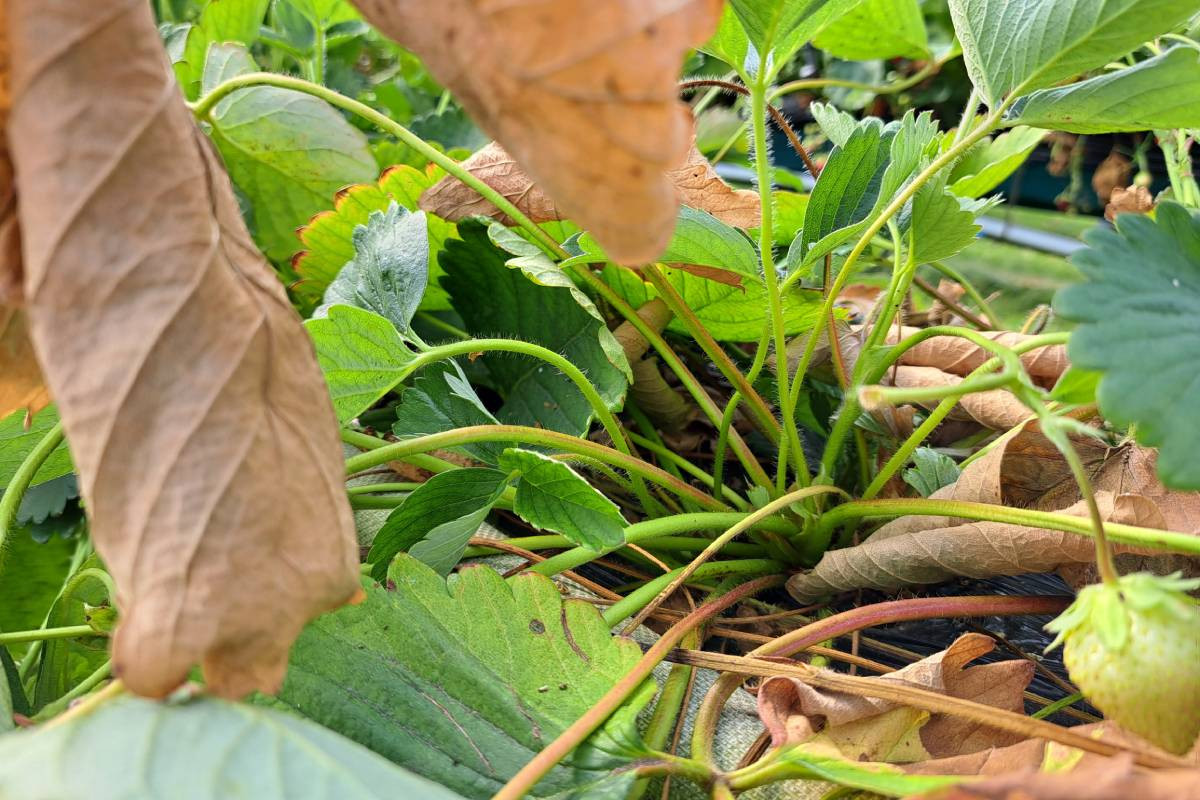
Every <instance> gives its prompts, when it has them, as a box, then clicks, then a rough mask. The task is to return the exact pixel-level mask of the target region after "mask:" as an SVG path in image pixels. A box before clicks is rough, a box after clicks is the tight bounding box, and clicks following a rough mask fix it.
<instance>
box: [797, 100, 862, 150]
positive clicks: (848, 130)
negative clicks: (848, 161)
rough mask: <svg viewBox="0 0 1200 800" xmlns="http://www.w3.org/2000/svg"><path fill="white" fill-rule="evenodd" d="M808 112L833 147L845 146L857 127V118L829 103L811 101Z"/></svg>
mask: <svg viewBox="0 0 1200 800" xmlns="http://www.w3.org/2000/svg"><path fill="white" fill-rule="evenodd" d="M809 112H810V113H811V114H812V115H813V119H815V120H816V121H817V124H818V125H820V126H821V132H822V133H824V134H825V138H827V139H829V141H830V142H831V143H832V144H833V146H834V147H845V146H846V142H848V141H849V140H850V137H851V136H852V135H854V131H855V130H856V129H857V128H858V120H856V119H855V118H854V117H853V116H852V115H851V114H847V113H846V112H845V111H842V110H841V109H840V108H838V107H837V106H834V105H832V104H830V103H813V104H812V105H811V106H809Z"/></svg>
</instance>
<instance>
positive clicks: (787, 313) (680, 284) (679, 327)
mask: <svg viewBox="0 0 1200 800" xmlns="http://www.w3.org/2000/svg"><path fill="white" fill-rule="evenodd" d="M663 275H664V276H665V277H666V279H667V282H668V283H670V284H671V286H672V287H674V289H675V291H677V292H679V295H680V297H682V298H683V300H684V302H685V303H687V306H688V308H690V309H691V310H692V311H693V312H694V313H695V314H696V317H697V318H698V319H699V320H700V321H701V322H702V323H704V327H705V328H707V329H708V332H709V333H711V334H712V335H713V337H714V338H715V339H717V340H718V341H722V342H756V341H758V339H759V338H760V337H761V336H762V330H763V309H764V308H766V303H767V290H766V286H765V285H764V284H763V281H762V279H761V278H754V279H751V278H748V277H747V278H743V279H742V285H741V286H740V287H738V286H730V285H728V284H725V283H719V282H717V281H713V280H709V279H708V278H704V277H701V276H699V275H693V274H692V273H690V272H686V271H685V270H680V269H671V268H665V269H664V270H663ZM601 276H602V277H603V278H604V280H605V282H606V283H608V285H609V286H612V287H613V289H615V290H616V292H617V293H618V294H620V295H621V296H622V297H623V298H625V300H627V301H628V302H629V303H630V304H631V305H632V306H633V307H634V308H638V307H640V306H642V305H643V304H645V303H647V302H649V301H650V300H653V299H654V298H655V297H658V292H656V291H655V290H654V287H652V286H650V285H649V284H647V283H645V282H644V281H643V280H642V279H641V278H640V277H639V276H638V275H637V274H636V273H634V272H633V271H632V270H628V269H625V268H624V267H617V266H614V265H611V264H610V265H608V266H606V267H605V268H604V272H603V273H601ZM820 306H821V297H820V295H819V294H818V293H816V292H811V291H804V290H802V289H798V288H795V287H792V288H790V289H789V291H787V292H786V293H785V294H784V296H783V313H784V329H785V332H786V333H787V334H788V335H794V334H797V333H803V332H804V331H807V330H811V329H812V327H813V325H814V324H816V321H817V318H818V316H819V312H820ZM667 330H670V331H673V332H675V333H681V334H685V335H686V334H687V333H688V329H687V327H686V326H685V325H684V324H683V323H682V322H680V321H679V320H678V319H672V320H671V322H669V323H668V324H667Z"/></svg>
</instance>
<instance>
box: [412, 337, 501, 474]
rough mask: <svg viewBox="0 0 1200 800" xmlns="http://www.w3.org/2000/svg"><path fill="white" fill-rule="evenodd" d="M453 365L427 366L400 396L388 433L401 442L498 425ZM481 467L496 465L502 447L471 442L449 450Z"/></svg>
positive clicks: (465, 377)
mask: <svg viewBox="0 0 1200 800" xmlns="http://www.w3.org/2000/svg"><path fill="white" fill-rule="evenodd" d="M499 424H500V421H499V420H497V419H496V418H495V417H494V416H492V412H490V411H488V410H487V408H486V407H485V406H484V405H483V401H482V400H480V399H479V395H477V394H476V393H475V390H474V389H473V388H472V387H471V383H470V382H469V381H468V380H467V376H466V375H464V374H463V371H462V368H461V367H460V366H459V365H458V363H457V362H455V361H443V362H439V363H437V364H431V365H430V366H428V367H426V368H425V369H423V370H421V372H420V373H419V374H418V375H417V377H416V378H415V379H414V380H413V382H412V385H411V386H409V387H408V388H406V389H405V390H404V391H403V393H401V395H400V404H399V405H398V406H396V422H395V424H394V425H393V426H392V432H393V433H395V434H396V435H397V436H398V437H400V438H401V439H408V438H412V437H414V436H425V435H427V434H430V433H442V432H444V431H452V430H454V429H455V428H468V427H471V426H474V425H499ZM451 449H453V450H455V451H456V452H461V453H463V454H465V455H467V456H470V457H471V458H474V459H475V460H477V461H482V462H483V463H485V464H496V463H498V462H499V460H500V453H501V451H503V450H504V445H503V444H502V443H499V442H475V443H473V444H466V445H462V446H461V447H455V448H451Z"/></svg>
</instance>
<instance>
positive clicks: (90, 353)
mask: <svg viewBox="0 0 1200 800" xmlns="http://www.w3.org/2000/svg"><path fill="white" fill-rule="evenodd" d="M9 13H10V33H11V43H12V56H13V78H14V86H15V101H14V105H13V114H12V124H11V125H10V127H9V133H10V136H11V147H12V154H13V161H14V163H16V164H17V165H18V170H17V175H18V187H17V188H18V194H19V197H20V208H19V219H20V225H21V235H22V239H23V240H24V252H25V257H26V262H25V294H26V298H27V302H28V308H29V318H30V330H31V333H32V337H33V340H34V343H35V344H36V345H37V349H38V353H39V355H41V356H42V357H43V362H44V363H43V366H44V367H45V370H46V378H47V380H48V382H49V384H50V387H51V389H52V390H53V393H54V397H55V399H56V401H57V402H58V406H59V411H60V413H61V416H62V419H63V422H64V424H65V427H66V432H67V436H68V439H69V440H70V442H71V452H72V456H73V457H74V461H75V466H76V468H77V469H78V472H79V475H80V483H81V488H82V491H83V495H84V497H85V498H86V500H87V509H88V514H89V516H90V518H91V534H92V538H93V540H94V542H95V544H96V547H97V549H98V550H99V552H100V555H101V556H102V557H103V559H104V562H105V563H106V564H107V566H108V567H109V569H110V570H111V572H112V574H113V577H114V578H115V580H116V585H117V591H118V597H117V603H118V605H119V607H120V611H121V621H120V624H119V626H118V628H117V631H116V635H115V640H114V642H113V665H114V670H115V672H116V673H117V674H118V675H119V676H120V677H121V678H123V679H124V681H125V683H126V684H127V685H128V687H129V688H130V689H131V690H133V691H134V692H137V693H139V694H143V695H150V696H156V697H157V696H162V695H165V694H167V693H168V692H170V691H171V690H173V689H174V688H175V687H177V686H178V685H179V684H180V683H181V682H183V681H184V679H185V678H186V677H187V674H188V671H189V669H190V668H191V667H192V666H193V665H194V664H196V663H197V662H202V663H203V666H204V672H205V676H206V679H207V682H208V685H209V688H210V690H211V691H213V692H215V693H217V694H219V695H222V696H227V697H236V696H240V695H243V694H245V693H247V692H249V691H251V690H254V689H261V690H264V691H268V692H269V691H273V690H275V689H276V688H278V686H279V685H280V683H281V681H282V678H283V673H284V670H285V668H286V664H287V655H288V649H289V647H290V645H291V643H292V641H293V639H294V638H295V637H296V635H297V634H298V633H299V631H300V629H301V627H302V626H303V625H304V623H305V622H306V621H307V620H308V619H310V618H311V617H313V616H315V615H316V614H319V613H321V612H323V611H326V610H329V609H332V608H335V607H336V606H338V605H340V604H342V603H344V602H346V601H347V600H349V599H350V598H351V597H352V596H354V595H355V594H356V592H358V591H359V588H358V577H357V576H358V563H357V546H356V543H355V537H354V526H353V523H352V519H351V515H350V510H349V507H348V504H347V501H346V495H345V491H344V488H343V482H342V455H341V448H340V445H339V442H338V433H337V426H336V422H335V419H334V415H333V411H332V408H331V407H330V401H329V396H328V393H327V391H326V388H325V385H324V382H323V380H322V378H321V374H320V372H319V370H318V368H317V364H316V359H315V357H314V355H313V350H312V345H311V344H310V342H309V339H308V337H307V336H306V335H305V333H304V331H303V329H302V328H301V326H300V321H299V319H298V318H297V316H296V314H295V312H294V311H293V310H292V308H291V306H290V305H289V303H288V301H287V298H286V296H285V294H284V292H283V289H282V287H281V286H280V284H279V282H278V280H277V279H276V277H275V275H274V273H273V271H272V270H271V268H270V267H269V266H268V265H267V264H266V262H265V261H264V260H263V258H262V256H261V255H260V254H259V253H258V251H257V250H256V249H255V247H254V245H253V243H252V242H251V239H250V237H249V235H248V233H247V231H246V228H245V226H244V224H243V222H242V219H241V216H240V214H239V213H238V207H237V202H236V200H235V199H234V195H233V189H232V187H231V185H230V183H229V179H228V178H227V176H226V175H225V173H224V172H223V171H222V169H221V166H220V163H219V161H218V159H217V157H216V155H215V154H214V151H213V148H212V147H211V145H210V144H209V142H208V141H207V140H206V139H205V137H204V136H203V135H202V134H201V132H200V131H199V129H198V128H197V126H196V124H195V122H194V121H193V119H192V116H191V113H190V112H189V111H188V109H187V107H186V106H185V105H184V99H183V96H182V94H181V93H180V91H179V88H178V87H177V86H176V85H175V82H174V78H173V77H172V72H171V68H170V65H169V64H168V63H167V60H166V57H165V54H164V52H163V48H162V43H161V40H160V38H159V35H158V31H157V30H156V28H155V24H154V19H153V17H152V15H151V10H150V6H149V5H148V4H147V3H145V2H144V0H110V2H104V3H97V2H94V0H53V1H52V2H48V0H9Z"/></svg>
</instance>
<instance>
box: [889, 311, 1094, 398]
mask: <svg viewBox="0 0 1200 800" xmlns="http://www.w3.org/2000/svg"><path fill="white" fill-rule="evenodd" d="M919 331H920V328H911V327H908V326H905V327H904V328H902V329H901V331H900V334H899V336H897V334H896V331H895V330H893V331H891V332H889V334H888V338H887V341H888V343H889V344H895V343H896V342H897V341H899V340H900V339H907V338H908V337H909V336H912V335H913V334H915V333H918V332H919ZM980 335H981V336H986V337H987V338H989V339H991V340H992V341H994V342H996V343H997V344H1001V345H1004V346H1005V347H1016V346H1017V345H1019V344H1022V343H1024V342H1025V341H1027V340H1028V339H1030V338H1032V337H1031V336H1027V335H1025V334H1023V333H1014V332H1012V331H983V332H981V334H980ZM991 357H992V354H991V353H989V352H988V351H987V350H984V349H983V348H982V347H979V346H978V345H975V344H972V343H971V342H969V341H967V340H966V339H962V338H960V337H958V336H935V337H934V338H932V339H927V340H925V341H924V342H921V343H920V344H918V345H917V346H916V347H912V348H910V349H909V350H908V351H906V352H905V353H904V355H902V356H901V357H900V363H901V364H909V365H911V366H914V367H937V368H938V369H940V370H942V371H943V372H950V373H953V374H954V375H967V374H968V373H970V372H972V371H973V370H975V369H977V368H978V367H980V366H981V365H982V364H983V363H984V362H985V361H988V360H989V359H990V358H991ZM1021 363H1022V364H1024V365H1025V370H1026V371H1027V372H1028V373H1029V376H1030V377H1031V378H1033V379H1034V381H1036V382H1037V383H1040V384H1042V385H1046V386H1049V385H1053V383H1054V382H1055V381H1057V380H1058V379H1059V377H1061V376H1062V374H1063V373H1064V372H1066V371H1067V367H1069V366H1070V365H1071V363H1070V361H1068V360H1067V348H1066V347H1065V346H1064V345H1058V344H1054V345H1048V346H1046V347H1039V348H1038V349H1037V350H1031V351H1030V352H1028V353H1026V354H1025V355H1023V356H1021Z"/></svg>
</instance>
